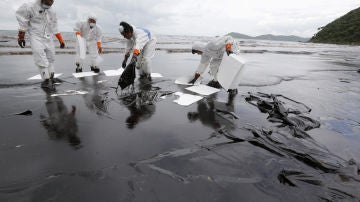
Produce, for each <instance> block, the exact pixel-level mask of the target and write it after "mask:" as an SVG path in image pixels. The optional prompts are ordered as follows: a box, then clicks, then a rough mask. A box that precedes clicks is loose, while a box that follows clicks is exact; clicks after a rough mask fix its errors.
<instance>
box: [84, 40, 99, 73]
mask: <svg viewBox="0 0 360 202" xmlns="http://www.w3.org/2000/svg"><path fill="white" fill-rule="evenodd" d="M86 46H87V48H88V51H89V56H90V66H93V67H97V66H98V65H99V61H98V57H99V52H98V47H97V45H96V41H86Z"/></svg>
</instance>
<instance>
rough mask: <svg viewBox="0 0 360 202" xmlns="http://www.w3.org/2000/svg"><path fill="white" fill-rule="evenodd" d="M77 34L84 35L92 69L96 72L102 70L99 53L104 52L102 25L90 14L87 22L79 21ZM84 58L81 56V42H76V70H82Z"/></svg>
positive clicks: (76, 28)
mask: <svg viewBox="0 0 360 202" xmlns="http://www.w3.org/2000/svg"><path fill="white" fill-rule="evenodd" d="M74 31H75V34H76V35H79V36H81V37H83V38H84V39H85V41H86V44H85V45H86V47H84V48H87V50H88V52H89V55H90V69H91V71H94V72H95V73H98V72H99V71H100V69H99V66H98V65H99V61H98V57H99V53H102V47H101V38H102V30H101V27H100V26H98V25H97V24H96V17H95V16H89V17H88V20H87V21H85V22H78V23H76V25H75V28H74ZM83 63H84V59H82V58H80V48H79V44H78V43H76V58H75V64H76V72H82V66H83Z"/></svg>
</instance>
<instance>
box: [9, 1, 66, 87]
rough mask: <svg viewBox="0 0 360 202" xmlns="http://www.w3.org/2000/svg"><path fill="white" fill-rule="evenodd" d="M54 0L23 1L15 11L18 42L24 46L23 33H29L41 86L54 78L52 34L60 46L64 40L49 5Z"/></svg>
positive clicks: (45, 85)
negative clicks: (41, 80)
mask: <svg viewBox="0 0 360 202" xmlns="http://www.w3.org/2000/svg"><path fill="white" fill-rule="evenodd" d="M53 3H54V0H35V1H34V2H33V3H25V4H23V5H22V6H20V8H19V9H18V10H17V11H16V19H17V21H18V23H19V26H20V28H19V33H18V44H19V46H20V47H21V48H24V47H25V33H26V32H27V33H28V34H29V39H30V44H31V48H32V52H33V57H34V62H35V65H36V66H37V67H38V68H39V71H40V75H41V78H42V79H43V80H44V82H43V83H42V86H43V87H47V86H48V84H49V81H50V80H52V79H53V78H54V75H55V69H54V62H55V46H54V42H53V35H55V36H56V38H57V39H58V40H59V42H60V48H64V47H65V42H64V40H63V38H62V36H61V34H60V32H58V25H57V18H56V13H55V10H53V8H52V7H51V6H52V5H53Z"/></svg>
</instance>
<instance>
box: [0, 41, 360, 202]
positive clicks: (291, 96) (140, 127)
mask: <svg viewBox="0 0 360 202" xmlns="http://www.w3.org/2000/svg"><path fill="white" fill-rule="evenodd" d="M239 43H240V50H241V51H240V53H239V54H240V55H241V56H242V57H244V59H246V60H247V65H246V67H245V68H246V69H244V71H243V80H242V83H240V85H239V87H238V92H239V93H238V94H237V95H235V96H229V95H228V93H226V92H224V90H222V91H221V92H219V93H217V94H214V95H211V96H208V97H205V98H204V99H203V100H201V101H199V102H197V103H194V104H192V105H190V106H188V107H183V106H180V105H178V104H176V103H174V102H173V101H174V100H175V99H176V98H177V97H176V96H175V95H174V94H173V93H174V92H178V91H179V92H183V93H191V92H190V91H187V90H185V89H184V88H185V87H184V86H179V85H176V84H174V81H175V79H176V78H178V77H180V76H183V75H191V74H193V72H194V71H195V69H196V67H197V64H198V62H199V60H200V58H199V56H197V55H192V54H191V53H189V52H187V49H186V47H185V46H189V45H188V44H185V45H184V47H185V48H184V50H183V51H176V52H178V53H169V52H167V51H166V49H167V48H165V50H158V51H157V53H156V55H155V57H154V59H153V72H157V73H161V74H162V75H163V76H164V77H163V78H153V81H152V82H151V83H149V82H147V81H141V80H138V78H137V79H136V80H135V81H136V82H135V88H134V90H133V91H132V90H124V91H122V92H121V91H118V93H116V92H115V89H114V87H116V84H117V80H118V76H117V77H106V76H105V75H104V74H100V75H98V76H94V77H86V78H80V79H76V78H74V77H73V76H72V75H71V73H73V72H74V70H75V67H74V64H73V63H74V62H73V59H74V55H71V54H58V55H57V56H56V72H57V73H64V74H63V75H62V76H61V77H60V79H61V81H62V82H61V84H59V85H56V87H55V88H56V90H55V91H49V90H46V89H42V88H41V87H40V81H38V82H37V81H27V80H26V79H27V78H29V77H31V76H34V75H36V74H38V72H37V69H36V68H35V66H34V65H33V59H32V56H31V55H16V56H14V55H3V56H0V93H1V98H0V106H1V107H0V108H1V110H0V111H1V117H0V126H1V135H0V173H1V180H0V201H322V200H323V201H359V200H360V176H359V167H358V166H359V162H360V116H359V114H360V88H359V87H360V74H359V73H358V72H357V70H358V68H359V67H360V60H359V59H358V55H359V53H360V49H359V48H357V47H348V46H331V45H314V44H300V43H286V42H284V43H279V42H276V43H275V42H274V43H270V42H266V41H263V42H252V41H245V42H239ZM168 45H169V44H168ZM163 46H164V45H163ZM169 46H172V45H171V44H170V45H169ZM172 47H174V46H172ZM181 48H183V47H181ZM180 50H181V49H180ZM120 52H121V51H120ZM181 52H184V53H181ZM122 57H123V54H122V53H110V54H104V55H103V58H104V63H103V64H102V66H101V70H110V69H117V68H120V64H121V61H122ZM84 71H89V68H88V67H87V66H86V67H85V68H84ZM209 79H210V77H208V76H205V78H204V80H203V83H204V84H206V83H207V82H208V81H209ZM68 90H81V91H87V92H88V93H87V94H85V95H71V96H58V97H54V96H51V95H52V94H54V93H64V92H66V91H68ZM22 112H25V114H23V115H16V114H18V113H22ZM30 112H31V113H30Z"/></svg>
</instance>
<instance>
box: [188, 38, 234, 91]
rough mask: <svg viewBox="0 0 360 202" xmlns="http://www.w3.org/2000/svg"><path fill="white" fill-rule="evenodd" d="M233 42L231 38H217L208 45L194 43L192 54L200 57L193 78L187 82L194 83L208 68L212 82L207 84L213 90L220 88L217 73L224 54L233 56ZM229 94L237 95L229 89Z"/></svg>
mask: <svg viewBox="0 0 360 202" xmlns="http://www.w3.org/2000/svg"><path fill="white" fill-rule="evenodd" d="M233 43H234V40H233V38H232V37H231V36H223V37H217V38H215V39H213V40H211V41H210V42H208V43H203V42H195V43H194V44H193V46H192V54H195V53H197V54H198V55H201V60H200V64H199V66H198V68H197V70H196V72H195V75H194V78H193V79H192V80H191V81H190V82H189V83H192V84H194V83H195V81H196V80H197V79H198V78H199V77H200V76H201V75H202V74H203V73H204V72H205V70H206V69H207V67H208V66H209V68H210V72H209V73H210V74H211V75H212V77H213V80H212V81H210V82H209V83H208V85H209V86H211V87H214V88H221V85H220V83H219V82H218V80H217V73H218V71H219V66H220V64H221V61H222V58H223V55H224V53H225V52H226V54H228V55H230V54H233V51H232V46H233ZM228 92H229V93H235V94H236V93H237V89H229V90H228Z"/></svg>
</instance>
